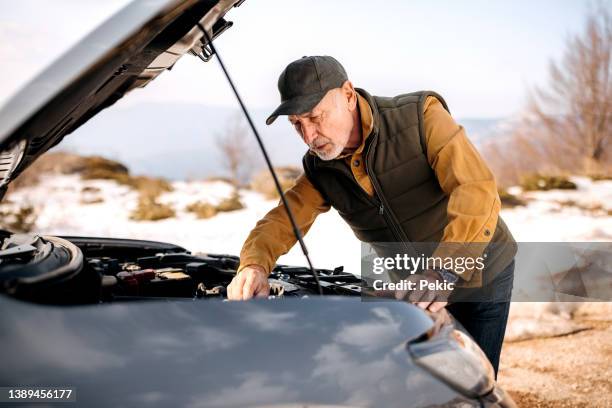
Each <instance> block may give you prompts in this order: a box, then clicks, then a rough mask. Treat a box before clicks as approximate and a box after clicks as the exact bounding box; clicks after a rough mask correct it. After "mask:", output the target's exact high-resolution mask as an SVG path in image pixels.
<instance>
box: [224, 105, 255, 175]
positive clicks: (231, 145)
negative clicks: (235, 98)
mask: <svg viewBox="0 0 612 408" xmlns="http://www.w3.org/2000/svg"><path fill="white" fill-rule="evenodd" d="M216 144H217V149H219V152H220V153H221V165H222V166H223V168H224V170H225V171H226V172H227V174H228V176H229V180H230V181H231V183H232V184H233V185H234V186H236V187H239V186H242V185H245V184H246V183H247V182H248V179H249V176H250V174H251V171H252V170H253V167H254V165H255V161H254V160H255V159H254V157H253V156H252V154H251V152H253V151H254V149H253V148H252V146H251V143H250V139H249V130H248V128H247V126H246V123H245V121H244V119H242V115H241V114H240V112H236V113H235V114H234V115H232V116H231V117H230V119H229V120H228V122H227V125H226V128H225V131H224V132H223V133H222V134H220V135H218V136H217V138H216Z"/></svg>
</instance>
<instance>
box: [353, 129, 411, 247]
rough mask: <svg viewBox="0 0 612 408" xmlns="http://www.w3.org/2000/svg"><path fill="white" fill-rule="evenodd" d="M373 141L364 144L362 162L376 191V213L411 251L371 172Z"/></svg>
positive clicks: (375, 135)
mask: <svg viewBox="0 0 612 408" xmlns="http://www.w3.org/2000/svg"><path fill="white" fill-rule="evenodd" d="M371 137H372V139H374V138H377V137H378V134H377V133H376V134H374V135H372V136H371ZM373 143H374V142H373V141H372V142H370V143H369V144H368V145H367V146H366V151H365V154H364V155H363V157H364V162H365V163H364V164H365V168H366V173H367V174H368V176H369V177H370V180H371V181H372V187H373V188H374V192H375V193H376V197H377V198H378V200H379V203H380V207H379V209H378V213H379V214H380V215H382V216H384V217H385V221H386V222H387V225H388V226H389V228H390V229H391V232H392V233H393V235H394V236H395V239H396V240H397V241H398V242H401V243H402V245H403V246H404V248H405V250H406V251H407V252H408V253H411V252H412V251H411V250H410V248H409V247H408V241H409V240H408V237H407V236H406V234H404V232H403V231H402V229H401V226H400V225H399V222H398V221H397V219H396V218H395V214H393V211H391V207H389V203H388V202H387V199H386V198H385V197H384V195H383V194H382V193H381V188H380V184H378V180H377V179H376V177H375V176H374V174H373V171H372V167H371V166H372V161H371V160H370V157H369V153H370V146H371V145H372V144H373ZM385 207H387V211H385Z"/></svg>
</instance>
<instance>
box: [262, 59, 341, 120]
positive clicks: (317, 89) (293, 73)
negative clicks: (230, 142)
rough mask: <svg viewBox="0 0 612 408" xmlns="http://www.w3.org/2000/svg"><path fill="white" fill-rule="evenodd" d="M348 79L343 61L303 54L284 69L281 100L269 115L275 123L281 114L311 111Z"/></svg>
mask: <svg viewBox="0 0 612 408" xmlns="http://www.w3.org/2000/svg"><path fill="white" fill-rule="evenodd" d="M347 79H348V76H347V75H346V71H345V70H344V68H343V67H342V65H341V64H340V63H339V62H338V61H337V60H336V59H335V58H333V57H330V56H327V55H324V56H312V57H302V58H300V59H298V60H296V61H293V62H292V63H291V64H289V65H287V68H285V70H284V71H283V72H281V74H280V77H279V78H278V91H279V92H280V96H281V104H280V105H279V106H278V108H276V110H275V111H274V112H272V114H271V115H270V116H269V117H268V119H266V125H270V124H272V122H274V121H275V120H276V118H277V117H278V116H279V115H301V114H302V113H305V112H308V111H310V110H311V109H312V108H314V107H315V106H316V105H317V104H318V103H319V102H320V101H321V99H323V97H324V96H325V94H326V93H327V92H328V91H329V90H331V89H334V88H340V87H341V86H342V84H344V82H345V81H346V80H347Z"/></svg>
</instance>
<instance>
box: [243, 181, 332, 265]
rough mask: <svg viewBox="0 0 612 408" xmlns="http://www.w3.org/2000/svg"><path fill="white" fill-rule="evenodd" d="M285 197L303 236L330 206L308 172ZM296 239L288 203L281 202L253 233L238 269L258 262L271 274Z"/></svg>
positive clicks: (245, 245) (260, 221)
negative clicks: (308, 176)
mask: <svg viewBox="0 0 612 408" xmlns="http://www.w3.org/2000/svg"><path fill="white" fill-rule="evenodd" d="M285 196H286V198H287V202H288V203H289V207H290V208H291V211H292V213H293V215H294V218H295V222H296V223H297V225H298V228H299V230H300V232H301V233H302V236H303V235H305V234H306V233H307V232H308V230H309V229H310V227H311V226H312V224H313V223H314V221H315V219H316V217H317V216H318V215H319V214H321V213H324V212H326V211H328V210H329V209H330V206H329V204H327V203H326V202H325V199H324V198H323V196H322V195H321V193H319V191H318V190H317V189H316V188H315V187H314V185H312V183H311V182H310V181H309V180H308V178H307V177H306V176H305V175H304V174H302V175H301V176H299V177H298V178H297V180H296V182H295V184H294V185H293V187H291V188H290V189H289V190H287V191H286V192H285ZM296 242H297V239H296V238H295V235H294V234H293V228H292V227H291V222H290V221H289V217H288V216H287V211H286V210H285V206H284V205H283V203H282V201H279V204H278V205H277V206H276V207H274V208H273V209H272V210H270V211H269V212H268V213H267V214H266V215H265V216H264V217H263V218H262V219H261V220H259V221H258V222H257V224H256V225H255V228H253V229H252V230H251V232H250V233H249V236H248V237H247V239H246V241H245V243H244V245H243V246H242V250H241V251H240V266H239V267H238V272H240V271H241V270H242V269H244V268H245V267H246V266H248V265H252V264H258V265H261V266H263V267H264V269H265V270H266V272H267V273H268V274H269V273H270V271H272V269H273V268H274V265H275V264H276V260H277V259H278V258H279V257H280V256H281V255H284V254H286V253H287V252H288V251H289V250H290V249H291V247H293V245H295V243H296Z"/></svg>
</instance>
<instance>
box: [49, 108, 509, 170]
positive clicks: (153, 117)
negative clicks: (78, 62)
mask: <svg viewBox="0 0 612 408" xmlns="http://www.w3.org/2000/svg"><path fill="white" fill-rule="evenodd" d="M270 111H271V109H270V110H268V109H265V110H263V109H256V110H252V111H251V114H252V115H253V119H254V121H255V123H256V125H257V127H258V130H259V132H260V134H261V135H262V138H263V140H264V144H265V145H266V147H267V148H268V151H269V153H270V156H271V159H272V161H273V163H274V164H275V165H279V166H281V165H296V166H300V163H301V158H302V155H303V154H304V151H305V146H304V144H303V142H302V141H301V140H300V139H299V138H298V137H297V136H296V134H295V131H294V130H293V129H292V128H291V127H290V126H289V124H288V122H287V121H285V120H283V119H282V118H281V119H279V120H277V121H276V122H275V123H274V125H273V126H266V125H265V118H266V117H267V115H268V114H269V112H270ZM237 112H238V111H237V110H234V109H231V108H220V107H210V106H205V105H200V104H195V103H181V104H175V103H145V104H139V105H133V106H123V105H121V102H120V103H119V104H118V105H117V106H113V107H112V108H110V109H107V110H105V111H102V112H101V113H100V114H98V115H97V116H96V117H94V118H93V119H92V120H90V121H89V122H88V123H86V124H85V125H84V126H82V127H81V128H79V129H77V131H75V132H74V133H73V134H71V135H69V136H67V137H66V139H65V140H64V141H63V142H62V143H61V144H60V145H59V146H58V147H56V148H55V150H64V151H71V152H75V153H79V154H97V155H101V156H104V157H108V158H111V159H115V160H118V161H120V162H122V163H124V164H125V165H127V166H128V167H129V169H130V171H131V172H132V173H133V174H146V175H151V176H159V177H165V178H168V179H174V180H178V179H187V178H191V179H196V178H204V177H208V176H213V175H220V173H221V172H222V170H221V169H222V163H221V161H220V160H221V157H220V155H219V152H218V149H217V146H216V143H215V138H216V137H217V136H218V135H221V134H222V133H223V132H224V130H225V129H226V127H227V125H228V121H230V120H232V118H236V117H240V116H237ZM458 122H459V123H460V124H462V125H463V126H464V127H465V128H466V131H467V134H468V136H469V137H470V139H471V140H472V141H473V142H474V143H475V144H476V145H479V144H481V143H482V142H483V141H485V140H490V139H491V138H493V137H496V136H497V135H498V134H499V132H500V124H503V123H504V121H503V120H501V119H459V120H458ZM249 138H250V140H251V141H250V142H249V143H248V144H247V145H245V146H243V148H244V154H245V157H246V156H248V157H254V158H255V159H256V161H258V162H259V163H260V165H261V166H262V167H263V160H262V155H261V152H260V151H259V148H258V147H257V144H256V142H255V138H254V137H252V135H251V134H250V133H249Z"/></svg>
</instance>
